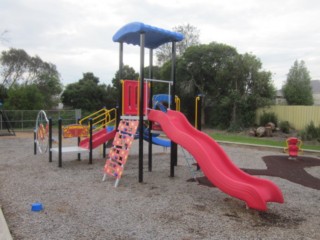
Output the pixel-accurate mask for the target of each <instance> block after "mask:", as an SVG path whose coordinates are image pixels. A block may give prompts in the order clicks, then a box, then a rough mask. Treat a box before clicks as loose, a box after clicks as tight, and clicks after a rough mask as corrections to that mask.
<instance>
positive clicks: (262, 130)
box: [257, 127, 266, 137]
mask: <svg viewBox="0 0 320 240" xmlns="http://www.w3.org/2000/svg"><path fill="white" fill-rule="evenodd" d="M265 133H266V128H265V127H258V128H257V136H258V137H263V136H264V135H265Z"/></svg>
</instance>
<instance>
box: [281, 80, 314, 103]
mask: <svg viewBox="0 0 320 240" xmlns="http://www.w3.org/2000/svg"><path fill="white" fill-rule="evenodd" d="M311 87H312V95H313V101H314V104H313V105H317V106H320V80H312V81H311ZM275 102H276V105H287V101H286V99H285V98H284V96H283V92H282V89H280V90H277V94H276V100H275Z"/></svg>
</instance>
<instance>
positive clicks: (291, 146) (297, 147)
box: [284, 137, 303, 159]
mask: <svg viewBox="0 0 320 240" xmlns="http://www.w3.org/2000/svg"><path fill="white" fill-rule="evenodd" d="M286 145H287V147H286V148H285V149H284V151H285V152H287V153H288V154H289V158H292V159H296V158H297V157H298V154H299V153H300V152H303V150H302V149H301V146H302V141H301V140H300V139H298V138H295V137H290V138H288V139H287V140H286Z"/></svg>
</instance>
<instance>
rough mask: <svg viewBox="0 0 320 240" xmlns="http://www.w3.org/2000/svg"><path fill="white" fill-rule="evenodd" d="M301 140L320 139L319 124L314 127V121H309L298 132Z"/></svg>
mask: <svg viewBox="0 0 320 240" xmlns="http://www.w3.org/2000/svg"><path fill="white" fill-rule="evenodd" d="M299 135H300V136H301V138H302V140H308V141H310V140H318V141H319V140H320V125H319V126H318V127H316V126H315V125H314V122H313V121H311V122H310V123H309V124H308V125H307V126H306V127H305V129H304V130H302V131H300V132H299Z"/></svg>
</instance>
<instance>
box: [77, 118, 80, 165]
mask: <svg viewBox="0 0 320 240" xmlns="http://www.w3.org/2000/svg"><path fill="white" fill-rule="evenodd" d="M77 123H78V124H80V118H78V119H77ZM79 145H80V137H78V147H79ZM80 160H81V153H78V161H80Z"/></svg>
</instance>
